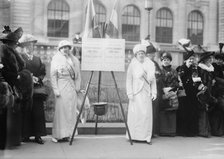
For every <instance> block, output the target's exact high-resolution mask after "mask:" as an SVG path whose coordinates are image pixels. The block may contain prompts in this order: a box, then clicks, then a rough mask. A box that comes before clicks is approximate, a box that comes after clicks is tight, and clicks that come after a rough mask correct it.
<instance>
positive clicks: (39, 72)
mask: <svg viewBox="0 0 224 159" xmlns="http://www.w3.org/2000/svg"><path fill="white" fill-rule="evenodd" d="M36 42H37V40H36V39H35V37H34V36H32V35H30V34H25V35H23V36H22V37H21V38H20V39H19V46H20V47H22V48H23V54H22V57H23V59H24V60H25V63H26V69H28V70H29V71H30V72H31V73H32V75H33V83H34V94H33V103H32V106H31V109H25V110H23V131H22V132H23V141H24V142H28V141H30V137H31V136H34V137H35V139H34V141H35V142H36V143H38V144H44V141H43V140H42V138H41V136H45V135H46V126H45V115H44V101H45V100H46V99H45V98H44V97H42V96H39V95H37V94H35V88H37V87H41V86H43V82H42V80H43V78H44V76H45V75H46V71H45V65H44V64H43V63H42V62H41V59H40V58H39V57H37V56H35V55H33V52H34V44H35V43H36Z"/></svg>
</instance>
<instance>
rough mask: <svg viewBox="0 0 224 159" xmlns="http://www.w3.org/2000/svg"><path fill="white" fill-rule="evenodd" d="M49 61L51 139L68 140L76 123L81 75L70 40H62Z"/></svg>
mask: <svg viewBox="0 0 224 159" xmlns="http://www.w3.org/2000/svg"><path fill="white" fill-rule="evenodd" d="M58 50H59V51H58V53H57V54H55V55H54V57H53V59H52V61H51V84H52V88H53V91H54V94H55V98H56V100H55V114H54V120H53V129H52V136H53V138H52V140H53V141H54V142H57V141H60V140H63V141H68V140H69V137H71V135H72V132H73V128H74V126H75V123H76V109H77V108H76V107H77V92H78V91H79V90H80V84H81V75H80V64H79V61H78V59H77V58H76V57H75V56H73V55H72V54H71V52H70V50H71V44H70V42H68V41H66V40H63V41H61V42H60V43H59V45H58Z"/></svg>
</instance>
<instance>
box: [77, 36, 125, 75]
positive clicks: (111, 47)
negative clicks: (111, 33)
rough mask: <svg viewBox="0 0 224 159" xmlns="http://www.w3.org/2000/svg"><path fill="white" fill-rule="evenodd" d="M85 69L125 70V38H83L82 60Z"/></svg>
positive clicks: (82, 66)
mask: <svg viewBox="0 0 224 159" xmlns="http://www.w3.org/2000/svg"><path fill="white" fill-rule="evenodd" d="M81 69H82V70H84V71H120V72H124V71H125V40H124V39H101V38H86V39H82V62H81Z"/></svg>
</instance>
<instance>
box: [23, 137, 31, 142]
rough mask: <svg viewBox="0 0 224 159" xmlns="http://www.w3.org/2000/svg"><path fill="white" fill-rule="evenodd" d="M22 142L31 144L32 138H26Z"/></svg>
mask: <svg viewBox="0 0 224 159" xmlns="http://www.w3.org/2000/svg"><path fill="white" fill-rule="evenodd" d="M22 142H31V140H30V138H29V137H24V138H23V139H22Z"/></svg>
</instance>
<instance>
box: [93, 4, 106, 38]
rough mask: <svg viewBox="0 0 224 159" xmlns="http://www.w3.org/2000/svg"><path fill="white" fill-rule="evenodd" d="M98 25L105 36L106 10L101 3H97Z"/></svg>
mask: <svg viewBox="0 0 224 159" xmlns="http://www.w3.org/2000/svg"><path fill="white" fill-rule="evenodd" d="M95 12H96V25H98V27H99V31H100V34H101V35H103V30H104V26H105V22H106V9H105V7H104V6H103V5H102V4H100V3H95Z"/></svg>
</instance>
